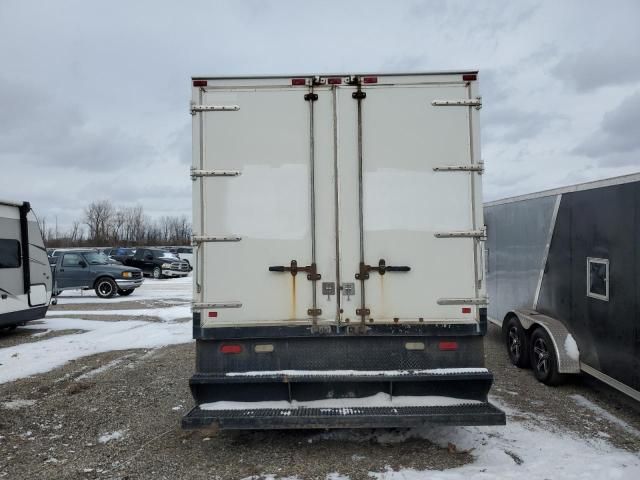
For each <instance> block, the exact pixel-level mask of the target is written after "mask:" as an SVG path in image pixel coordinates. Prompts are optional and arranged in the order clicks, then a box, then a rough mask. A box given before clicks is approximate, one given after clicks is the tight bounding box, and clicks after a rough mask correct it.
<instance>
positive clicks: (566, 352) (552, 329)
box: [507, 310, 580, 373]
mask: <svg viewBox="0 0 640 480" xmlns="http://www.w3.org/2000/svg"><path fill="white" fill-rule="evenodd" d="M509 315H515V316H516V317H517V318H518V320H519V321H520V323H521V324H522V327H523V328H524V329H525V330H527V332H528V333H531V332H532V331H533V329H535V328H537V327H541V328H544V329H545V330H546V331H547V333H548V334H549V336H550V337H551V341H552V342H553V346H554V348H555V351H556V358H557V360H558V372H559V373H580V354H579V351H578V349H577V348H576V343H575V340H574V339H573V336H572V335H571V333H570V332H569V330H567V328H566V327H565V326H564V324H563V323H562V322H561V321H560V320H558V319H555V318H552V317H549V316H547V315H543V314H541V313H539V312H536V311H535V310H514V311H513V312H509V314H508V315H507V316H509Z"/></svg>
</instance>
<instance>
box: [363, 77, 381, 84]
mask: <svg viewBox="0 0 640 480" xmlns="http://www.w3.org/2000/svg"><path fill="white" fill-rule="evenodd" d="M362 83H378V77H363V78H362Z"/></svg>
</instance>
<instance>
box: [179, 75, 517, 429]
mask: <svg viewBox="0 0 640 480" xmlns="http://www.w3.org/2000/svg"><path fill="white" fill-rule="evenodd" d="M480 106H481V99H480V97H479V96H478V82H477V72H475V71H467V72H447V73H436V74H410V75H406V74H385V75H375V74H374V75H369V74H366V75H360V74H358V75H320V76H315V75H302V76H276V77H242V78H240V77H236V78H212V77H195V78H193V79H192V99H191V113H192V115H193V166H192V169H191V177H192V180H193V227H194V236H193V244H194V246H195V247H196V248H195V249H194V252H195V254H194V267H195V272H194V273H195V274H194V276H193V278H194V303H193V332H194V338H195V339H196V373H195V375H194V376H193V377H192V378H191V381H190V386H191V391H192V393H193V396H194V398H195V401H196V406H195V408H194V409H193V410H191V411H190V412H189V413H188V414H187V415H186V416H185V417H184V419H183V427H185V428H197V427H202V426H207V425H211V424H214V425H217V426H219V427H221V428H230V429H243V428H248V429H256V428H265V429H266V428H338V427H394V426H407V425H411V426H414V425H419V424H424V423H433V424H450V425H488V424H503V423H504V422H505V417H504V414H503V412H501V411H500V410H498V409H497V408H495V407H494V406H493V405H491V404H490V403H488V401H487V393H488V391H489V389H490V387H491V383H492V381H493V377H492V375H491V373H490V372H489V371H488V370H487V369H486V368H485V367H484V356H483V336H484V334H485V332H486V328H487V327H486V326H487V321H486V303H487V299H486V295H485V278H484V273H483V272H484V262H483V251H484V248H483V242H484V239H485V230H484V226H483V217H482V188H481V174H482V163H481V162H480V155H479V152H480V141H479V124H478V120H479V119H478V113H479V108H480Z"/></svg>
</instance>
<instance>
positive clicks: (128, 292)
mask: <svg viewBox="0 0 640 480" xmlns="http://www.w3.org/2000/svg"><path fill="white" fill-rule="evenodd" d="M132 293H133V288H130V289H128V290H122V289H119V290H118V295H122V296H123V297H126V296H127V295H131V294H132Z"/></svg>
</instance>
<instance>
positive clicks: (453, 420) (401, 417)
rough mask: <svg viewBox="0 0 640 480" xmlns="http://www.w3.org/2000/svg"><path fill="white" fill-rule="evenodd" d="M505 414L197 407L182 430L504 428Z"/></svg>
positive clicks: (465, 408)
mask: <svg viewBox="0 0 640 480" xmlns="http://www.w3.org/2000/svg"><path fill="white" fill-rule="evenodd" d="M504 424H505V414H504V412H502V411H501V410H499V409H498V408H496V407H495V406H493V405H491V404H490V403H481V404H471V405H454V406H446V407H443V406H433V407H424V406H420V407H345V408H283V409H279V408H274V409H251V408H247V409H243V410H202V409H200V407H194V408H193V409H192V410H191V411H190V412H189V413H188V414H187V415H185V416H184V417H183V418H182V428H184V429H197V428H203V427H212V426H217V427H219V428H221V429H228V430H260V429H313V428H397V427H418V426H423V425H452V426H455V425H504Z"/></svg>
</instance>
